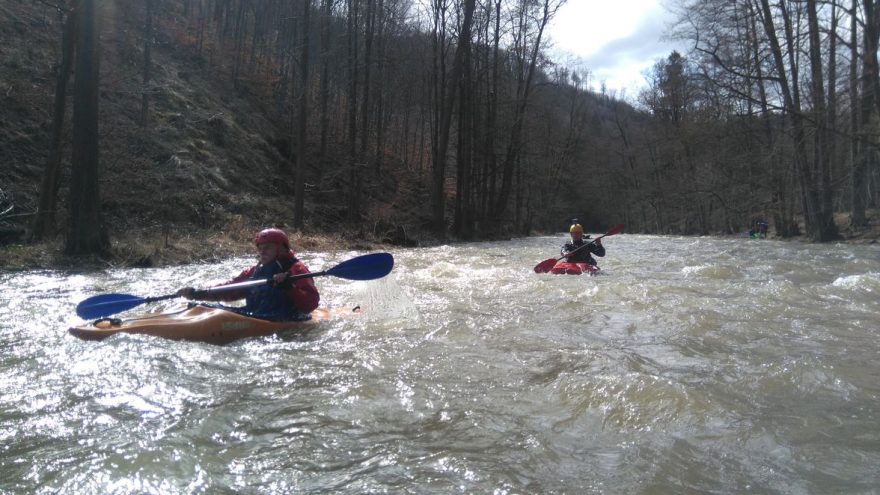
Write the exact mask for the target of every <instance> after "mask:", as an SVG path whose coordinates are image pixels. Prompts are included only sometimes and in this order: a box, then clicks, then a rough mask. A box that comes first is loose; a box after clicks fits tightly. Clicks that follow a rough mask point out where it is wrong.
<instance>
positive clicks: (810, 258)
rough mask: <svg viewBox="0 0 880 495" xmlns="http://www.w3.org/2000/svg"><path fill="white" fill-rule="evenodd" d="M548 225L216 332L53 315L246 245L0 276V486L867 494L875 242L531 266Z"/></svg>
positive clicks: (608, 241)
mask: <svg viewBox="0 0 880 495" xmlns="http://www.w3.org/2000/svg"><path fill="white" fill-rule="evenodd" d="M564 240H565V237H564V236H562V235H560V236H556V237H534V238H528V239H515V240H512V241H506V242H491V243H473V244H461V245H449V246H440V247H434V248H425V249H412V250H408V249H401V250H397V251H393V254H394V256H395V267H394V270H393V271H392V274H391V275H389V276H388V277H386V278H385V279H382V280H379V281H372V282H352V281H347V280H342V279H338V278H332V277H322V278H319V279H317V280H316V281H317V283H318V285H319V288H320V290H321V291H322V298H323V304H325V305H331V306H334V307H351V306H353V305H355V304H358V305H361V306H362V308H363V310H364V312H363V314H362V315H361V316H360V317H355V318H346V319H340V320H334V321H330V322H324V323H321V324H319V325H318V326H317V327H315V328H313V329H311V330H309V331H307V332H305V333H301V334H293V335H284V336H280V337H278V336H276V337H268V338H259V339H250V340H243V341H238V342H236V343H233V344H230V345H226V346H213V345H209V344H201V343H192V342H177V341H168V340H163V339H159V338H155V337H148V336H131V335H120V336H115V337H112V338H110V339H108V340H105V341H101V342H89V341H81V340H79V339H77V338H75V337H73V336H71V335H69V334H68V333H67V331H66V329H67V328H68V327H69V326H71V325H73V324H79V323H81V322H82V320H80V319H79V318H78V317H77V316H76V315H75V313H74V308H75V305H76V303H77V302H79V301H81V300H82V299H84V298H86V297H89V296H92V295H95V294H100V293H105V292H122V293H131V294H135V295H139V296H144V297H146V296H154V295H162V294H166V293H172V292H174V291H175V290H176V289H177V288H178V287H181V286H186V285H191V286H196V287H205V286H206V285H208V284H210V283H213V282H216V281H220V280H223V279H225V278H228V277H230V276H231V275H233V274H236V273H238V272H239V271H240V270H241V269H243V268H244V267H245V266H246V265H248V264H249V263H251V260H249V259H231V260H228V261H226V262H223V263H218V264H211V265H189V266H180V267H172V268H162V269H108V270H105V271H101V272H97V273H95V272H88V273H68V272H57V271H38V272H25V273H21V272H17V273H0V291H2V300H0V315H2V316H0V390H2V395H0V493H22V494H32V493H47V494H48V493H52V494H55V493H102V494H114V493H118V494H130V493H156V494H173V493H181V494H183V493H186V494H200V493H204V494H217V493H221V494H222V493H277V494H287V493H349V494H361V493H377V492H378V493H495V494H514V493H597V494H598V493H615V494H632V493H645V494H649V493H650V494H653V493H675V494H679V493H783V494H826V493H874V494H876V493H878V492H877V490H878V488H877V487H878V486H880V427H878V425H880V341H878V336H880V246H876V245H843V244H828V245H811V244H801V243H789V242H777V241H771V240H761V241H756V240H751V241H750V240H745V239H713V238H692V237H663V236H644V235H627V234H620V235H617V236H613V237H607V238H605V239H604V242H605V246H606V248H607V250H608V255H607V256H606V257H605V258H602V259H600V266H601V267H602V269H603V273H602V274H601V275H599V276H594V277H587V276H570V275H550V274H544V275H537V274H535V273H533V272H532V267H533V266H534V265H536V264H537V263H538V262H540V261H541V260H544V259H546V258H548V257H552V256H555V255H557V253H558V246H559V245H561V244H562V242H563V241H564ZM359 254H363V253H361V252H353V251H352V252H338V253H317V252H306V253H302V255H301V258H302V259H303V261H305V262H306V264H307V265H309V267H310V268H311V269H312V270H313V271H317V270H322V269H323V270H326V269H328V268H330V267H332V266H334V265H335V264H337V263H339V262H341V261H344V260H346V259H349V258H351V257H354V256H356V255H359ZM165 304H167V307H168V308H169V309H170V308H172V307H178V306H179V305H180V304H181V302H179V301H172V302H170V303H168V302H166V303H165ZM140 309H157V308H156V306H155V305H154V306H147V307H144V308H140ZM160 309H161V308H160Z"/></svg>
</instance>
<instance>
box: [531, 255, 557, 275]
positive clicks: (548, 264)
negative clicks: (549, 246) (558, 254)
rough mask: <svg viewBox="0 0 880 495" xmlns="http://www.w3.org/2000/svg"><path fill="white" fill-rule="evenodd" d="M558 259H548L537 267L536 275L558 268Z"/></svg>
mask: <svg viewBox="0 0 880 495" xmlns="http://www.w3.org/2000/svg"><path fill="white" fill-rule="evenodd" d="M557 261H559V260H557V259H556V258H547V259H546V260H544V261H542V262H540V263H538V264H537V265H535V273H547V272H549V271H550V270H552V269H553V267H554V266H556V262H557Z"/></svg>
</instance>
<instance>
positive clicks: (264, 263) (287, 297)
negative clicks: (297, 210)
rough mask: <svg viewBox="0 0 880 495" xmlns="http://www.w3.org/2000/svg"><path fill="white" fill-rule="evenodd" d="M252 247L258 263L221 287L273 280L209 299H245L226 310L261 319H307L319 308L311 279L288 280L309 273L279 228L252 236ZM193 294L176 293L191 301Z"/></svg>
mask: <svg viewBox="0 0 880 495" xmlns="http://www.w3.org/2000/svg"><path fill="white" fill-rule="evenodd" d="M254 245H255V246H256V248H257V258H258V263H257V264H256V265H254V266H252V267H250V268H248V269H246V270H244V271H243V272H241V273H240V274H239V275H238V276H237V277H235V278H233V279H232V280H229V281H227V282H224V283H223V284H220V285H229V284H234V283H238V282H245V281H247V280H259V279H269V278H271V279H272V281H271V282H269V283H267V284H264V285H259V286H256V287H252V288H250V289H244V290H241V291H234V292H221V293H219V294H213V295H211V296H209V297H211V300H214V301H235V300H238V299H245V306H243V307H240V308H228V307H225V309H230V310H232V311H235V312H237V313H241V314H244V315H247V316H252V317H254V318H261V319H264V320H273V321H287V320H307V319H309V313H311V312H312V311H314V310H315V308H317V307H318V301H319V300H320V295H319V294H318V288H317V287H315V282H314V279H312V278H311V277H308V278H301V279H298V280H295V281H291V280H288V279H287V277H288V276H289V275H299V274H303V273H310V272H309V269H308V268H307V267H306V265H304V264H303V263H302V262H301V261H300V260H298V259H297V258H296V254H295V253H294V252H293V250H292V249H291V248H290V240H289V239H288V237H287V234H285V233H284V231H282V230H280V229H265V230H261V231H260V232H258V233H257V234H256V235H255V236H254ZM194 292H195V289H193V288H192V287H184V288H182V289H180V290H178V291H177V295H179V296H182V297H185V298H187V299H192V298H193V293H194Z"/></svg>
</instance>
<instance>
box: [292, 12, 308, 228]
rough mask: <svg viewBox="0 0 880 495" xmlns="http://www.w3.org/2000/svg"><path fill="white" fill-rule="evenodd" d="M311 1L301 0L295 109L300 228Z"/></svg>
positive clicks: (297, 222)
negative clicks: (299, 62) (297, 85)
mask: <svg viewBox="0 0 880 495" xmlns="http://www.w3.org/2000/svg"><path fill="white" fill-rule="evenodd" d="M311 10H312V1H311V0H303V11H302V26H301V28H300V29H301V30H302V32H301V35H302V58H301V60H302V63H301V64H300V71H299V72H300V88H299V105H298V107H299V108H298V109H297V115H298V116H299V118H298V119H297V126H296V127H297V139H296V141H297V148H298V149H297V153H296V177H295V179H294V203H293V226H294V227H296V228H297V229H302V228H303V225H304V224H305V219H304V217H305V193H306V186H305V184H306V166H307V162H308V160H307V159H306V150H307V148H308V139H307V138H308V119H309V73H310V71H309V69H310V67H309V39H310V37H309V31H310V29H309V28H310V25H309V24H310V22H309V19H310V16H309V14H310V12H311Z"/></svg>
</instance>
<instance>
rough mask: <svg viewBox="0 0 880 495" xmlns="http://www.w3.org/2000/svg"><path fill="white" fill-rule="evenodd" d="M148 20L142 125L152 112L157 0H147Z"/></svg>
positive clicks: (145, 26) (145, 43)
mask: <svg viewBox="0 0 880 495" xmlns="http://www.w3.org/2000/svg"><path fill="white" fill-rule="evenodd" d="M145 2H146V5H145V8H146V20H145V21H144V75H143V86H142V87H141V126H142V127H146V126H147V124H148V121H149V112H150V68H151V67H150V66H151V65H152V63H153V62H152V53H153V51H152V50H153V3H154V2H155V0H145Z"/></svg>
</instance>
